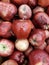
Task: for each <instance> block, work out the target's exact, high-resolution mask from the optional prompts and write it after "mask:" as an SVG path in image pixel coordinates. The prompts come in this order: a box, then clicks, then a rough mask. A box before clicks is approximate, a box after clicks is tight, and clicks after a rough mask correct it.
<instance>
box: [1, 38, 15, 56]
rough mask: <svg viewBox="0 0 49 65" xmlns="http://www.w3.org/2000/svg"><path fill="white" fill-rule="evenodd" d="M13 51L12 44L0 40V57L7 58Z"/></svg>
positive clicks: (5, 40)
mask: <svg viewBox="0 0 49 65" xmlns="http://www.w3.org/2000/svg"><path fill="white" fill-rule="evenodd" d="M13 51H14V44H13V42H11V41H9V40H7V39H1V40H0V56H2V57H7V56H9V55H11V54H12V53H13Z"/></svg>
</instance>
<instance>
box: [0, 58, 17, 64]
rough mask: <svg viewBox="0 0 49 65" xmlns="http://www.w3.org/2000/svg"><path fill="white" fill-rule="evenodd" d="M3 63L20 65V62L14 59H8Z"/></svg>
mask: <svg viewBox="0 0 49 65" xmlns="http://www.w3.org/2000/svg"><path fill="white" fill-rule="evenodd" d="M1 65H18V63H17V62H16V61H14V60H12V59H9V60H6V61H5V62H3V63H2V64H1Z"/></svg>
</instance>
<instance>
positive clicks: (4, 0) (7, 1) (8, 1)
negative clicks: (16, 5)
mask: <svg viewBox="0 0 49 65" xmlns="http://www.w3.org/2000/svg"><path fill="white" fill-rule="evenodd" d="M1 1H2V2H6V3H10V0H1Z"/></svg>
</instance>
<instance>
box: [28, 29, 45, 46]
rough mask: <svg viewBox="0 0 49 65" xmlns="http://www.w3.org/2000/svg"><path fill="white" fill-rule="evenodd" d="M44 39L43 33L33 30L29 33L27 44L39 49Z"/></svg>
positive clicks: (39, 30) (42, 31)
mask: <svg viewBox="0 0 49 65" xmlns="http://www.w3.org/2000/svg"><path fill="white" fill-rule="evenodd" d="M45 39H46V34H45V31H44V30H41V29H35V30H33V31H32V32H31V35H30V38H29V42H30V43H31V44H32V45H33V46H37V47H39V46H41V45H42V44H43V43H44V41H45Z"/></svg>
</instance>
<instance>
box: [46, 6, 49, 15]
mask: <svg viewBox="0 0 49 65" xmlns="http://www.w3.org/2000/svg"><path fill="white" fill-rule="evenodd" d="M46 13H47V14H48V15H49V6H48V8H47V11H46Z"/></svg>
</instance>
